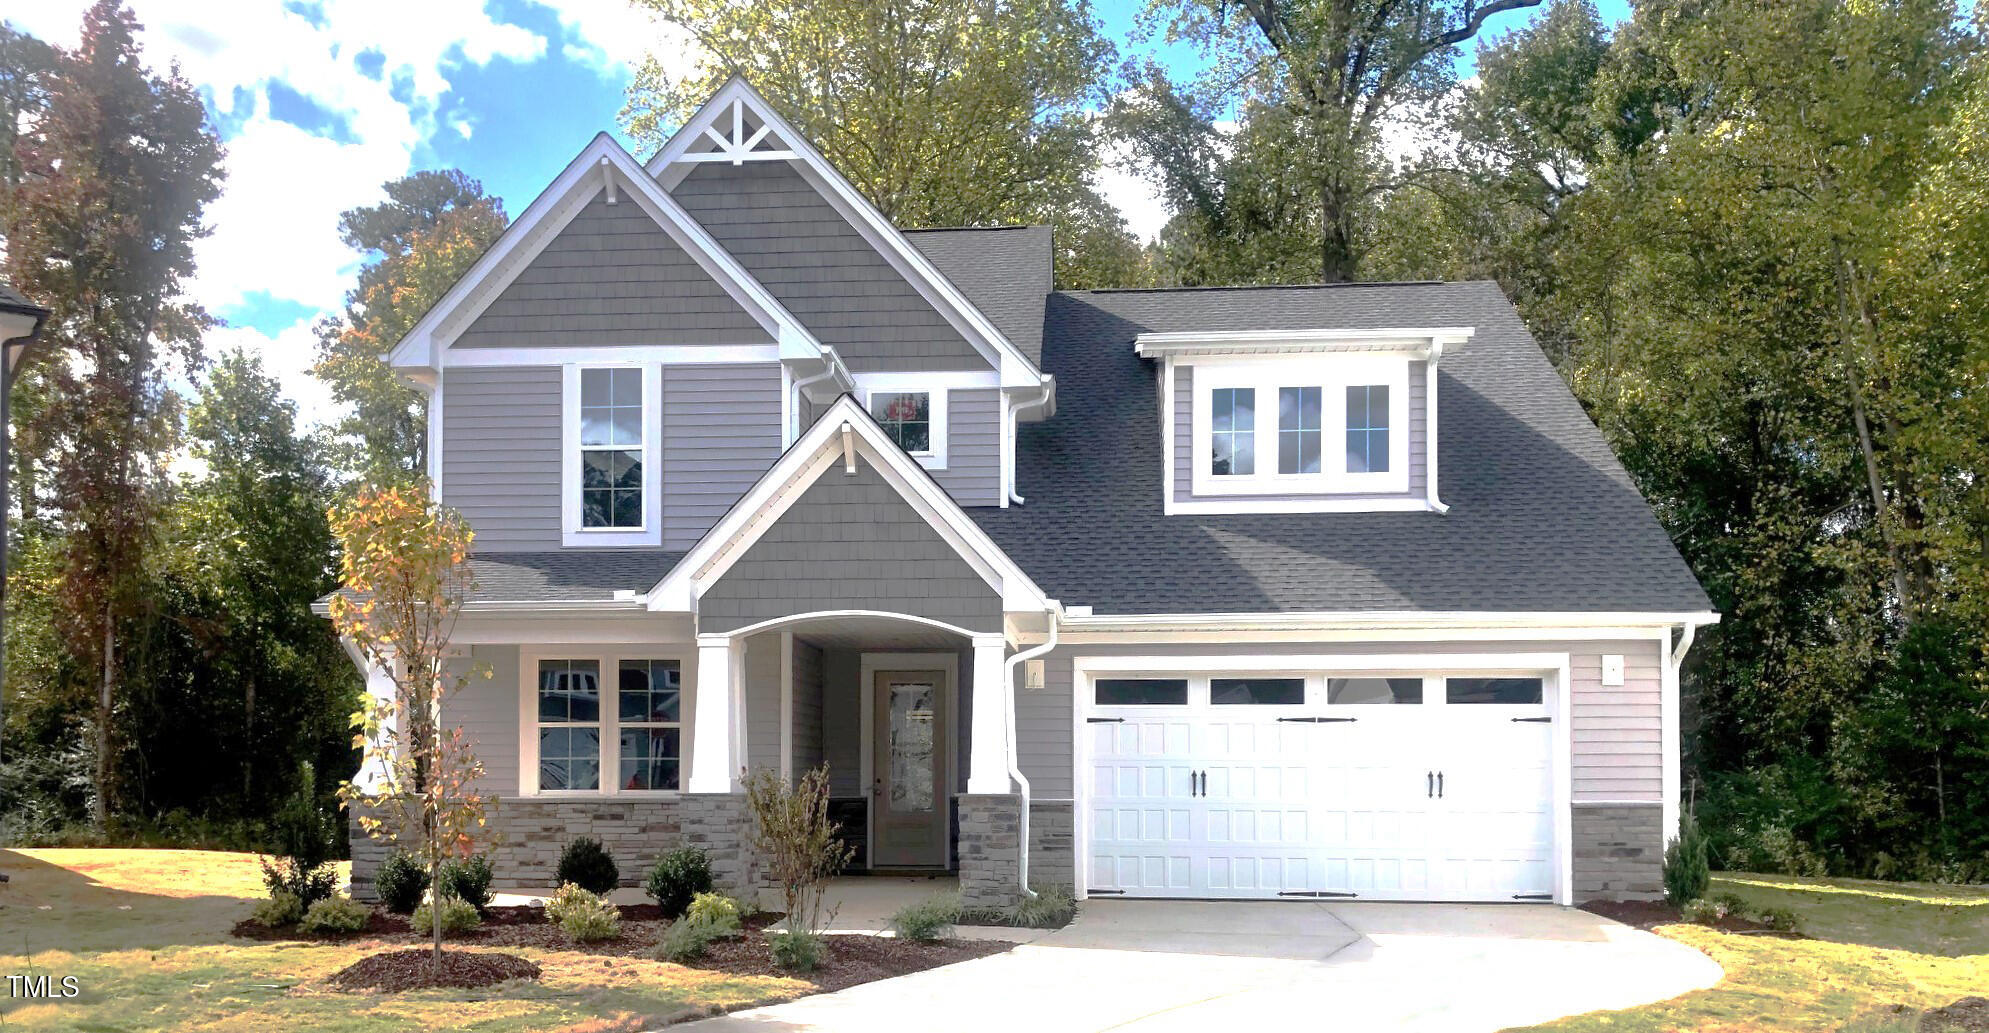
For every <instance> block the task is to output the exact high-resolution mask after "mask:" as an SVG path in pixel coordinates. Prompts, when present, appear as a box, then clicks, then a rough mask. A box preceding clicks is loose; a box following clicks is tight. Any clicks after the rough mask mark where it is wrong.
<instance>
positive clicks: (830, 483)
mask: <svg viewBox="0 0 1989 1033" xmlns="http://www.w3.org/2000/svg"><path fill="white" fill-rule="evenodd" d="M838 610H844V611H847V610H860V611H869V612H881V613H904V614H909V615H911V616H915V617H924V618H927V619H929V620H934V621H939V622H941V623H944V624H950V625H952V626H954V627H957V628H964V629H966V630H968V631H977V632H984V633H999V632H1000V631H1001V630H1002V603H1001V593H999V592H997V591H996V590H995V589H994V588H993V587H992V586H990V585H989V584H988V583H987V582H986V581H985V580H983V579H982V578H981V576H980V574H979V573H978V572H977V571H975V570H974V568H973V567H972V566H970V565H969V564H968V563H967V561H966V560H965V559H963V558H961V556H960V554H959V553H958V552H956V551H955V550H954V548H953V546H952V545H951V544H950V543H949V542H947V541H946V540H945V539H944V538H941V537H940V535H939V532H938V531H936V530H934V529H933V527H932V525H931V524H929V523H927V522H926V520H925V518H924V517H923V516H921V515H920V514H919V513H918V511H917V510H915V509H913V508H912V506H911V504H910V503H908V502H906V501H905V498H904V496H902V495H900V494H899V493H898V489H897V488H896V487H894V486H892V485H891V483H890V482H889V481H887V480H886V479H885V477H884V475H883V474H882V473H880V472H879V471H878V469H877V467H876V466H875V465H874V464H873V463H871V462H869V461H868V460H865V459H861V458H859V459H858V460H857V462H856V472H855V473H854V474H850V473H846V472H845V471H844V470H843V468H842V467H839V466H832V467H831V468H830V469H829V470H828V471H827V472H825V473H824V474H823V475H822V476H821V477H820V479H818V480H816V481H815V483H814V484H813V485H811V486H809V488H808V489H807V490H806V491H804V492H802V493H801V496H800V498H798V499H796V500H795V502H794V504H793V505H792V506H791V507H789V508H788V510H787V512H785V513H783V514H781V516H780V518H779V519H777V520H775V521H773V522H772V524H771V525H769V526H768V527H767V528H766V529H765V531H764V532H763V533H762V534H761V535H760V538H759V540H758V541H756V542H754V543H753V544H752V545H751V546H750V547H748V548H747V549H746V550H745V551H744V552H743V553H742V554H741V555H740V556H739V558H738V560H737V561H736V562H734V563H733V564H732V566H731V568H730V569H728V570H727V571H726V572H725V573H724V575H723V576H721V577H719V578H718V579H717V580H716V581H714V582H713V583H711V584H710V585H708V586H707V587H706V588H705V590H704V592H703V594H702V595H700V596H699V597H698V629H699V630H700V631H701V632H705V633H726V632H733V631H737V630H739V629H740V628H745V627H750V626H752V625H755V624H760V623H764V622H766V621H769V620H775V619H778V618H781V617H789V616H793V615H795V614H800V613H820V612H828V611H838Z"/></svg>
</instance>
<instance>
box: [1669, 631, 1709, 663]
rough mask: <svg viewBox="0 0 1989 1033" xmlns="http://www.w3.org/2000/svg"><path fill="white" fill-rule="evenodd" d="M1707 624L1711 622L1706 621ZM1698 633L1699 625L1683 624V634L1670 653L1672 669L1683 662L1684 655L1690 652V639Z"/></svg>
mask: <svg viewBox="0 0 1989 1033" xmlns="http://www.w3.org/2000/svg"><path fill="white" fill-rule="evenodd" d="M1707 623H1709V624H1710V623H1712V622H1711V621H1708V622H1707ZM1698 632H1699V625H1697V624H1694V623H1693V622H1691V621H1686V622H1685V630H1684V634H1681V635H1680V636H1679V637H1678V646H1677V647H1676V648H1674V649H1673V650H1672V651H1671V666H1672V667H1674V668H1676V667H1677V666H1678V665H1679V664H1682V663H1684V662H1685V654H1687V653H1689V652H1691V651H1692V638H1693V636H1694V635H1697V634H1698Z"/></svg>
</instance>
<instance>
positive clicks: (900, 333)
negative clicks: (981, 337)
mask: <svg viewBox="0 0 1989 1033" xmlns="http://www.w3.org/2000/svg"><path fill="white" fill-rule="evenodd" d="M673 196H674V197H675V198H676V199H677V201H678V202H679V203H681V204H682V205H683V206H684V207H685V208H686V209H687V210H689V211H690V213H691V216H692V218H695V219H696V220H697V221H698V222H699V223H700V224H702V225H703V226H704V228H705V229H706V230H708V231H710V233H711V235H712V236H713V237H716V238H717V239H718V242H719V245H720V246H721V247H723V248H724V249H725V250H726V251H727V252H728V253H730V254H731V255H732V256H733V257H734V258H737V259H738V260H739V264H740V265H743V266H745V267H746V271H747V272H749V273H751V274H752V276H753V278H754V279H757V280H758V281H760V283H761V284H763V285H765V287H766V288H767V290H769V291H771V292H772V293H773V295H774V297H776V298H778V299H779V300H780V302H781V304H782V305H784V306H786V307H787V309H788V311H790V312H792V313H794V315H795V317H796V318H797V319H799V320H801V322H802V323H803V324H804V325H806V326H807V327H808V329H809V330H810V331H812V332H814V334H815V335H816V336H817V337H819V338H821V340H822V342H823V343H824V344H827V345H829V346H830V347H833V348H835V349H836V351H838V352H839V353H841V354H842V357H843V361H844V362H846V363H848V364H849V368H850V369H852V370H855V371H856V372H858V373H870V372H879V371H894V372H903V371H923V370H935V369H986V368H987V367H988V361H987V360H986V359H985V358H982V357H981V354H980V353H979V352H977V351H975V350H974V348H973V346H972V345H969V344H968V343H967V342H966V340H965V339H964V338H962V337H961V336H960V333H959V331H957V330H955V329H953V326H952V324H950V323H948V322H947V321H946V318H945V317H944V316H942V315H940V314H939V312H938V310H936V309H934V308H933V307H932V304H931V303H930V302H928V301H926V300H925V298H924V296H923V295H921V294H919V292H918V291H917V290H916V289H915V288H913V287H912V285H911V284H910V283H908V282H906V280H905V278H904V277H903V276H901V275H899V273H898V271H897V270H896V269H894V268H892V267H891V264H890V263H889V262H888V261H886V260H885V259H884V257H883V256H882V255H880V254H878V252H877V249H876V248H873V247H871V246H870V243H869V242H868V241H866V240H865V239H864V238H863V236H862V235H861V234H859V233H858V232H857V231H856V228H855V227H853V226H851V225H850V224H849V221H848V220H847V219H844V218H843V216H842V214H841V213H839V212H837V211H836V210H835V208H834V207H832V206H831V205H830V204H829V202H828V201H826V200H823V198H822V195H821V194H819V193H817V192H816V190H815V188H814V187H812V186H810V185H809V184H808V181H807V180H805V179H803V178H802V177H801V174H800V173H799V172H796V171H795V170H794V169H792V168H789V167H788V166H787V164H786V163H785V162H751V163H748V164H745V165H741V166H737V167H734V166H731V165H719V164H706V165H700V166H699V167H698V168H697V169H696V170H694V171H693V172H691V174H690V175H688V176H685V177H684V181H683V182H682V183H680V184H678V185H677V188H676V190H675V191H674V193H673Z"/></svg>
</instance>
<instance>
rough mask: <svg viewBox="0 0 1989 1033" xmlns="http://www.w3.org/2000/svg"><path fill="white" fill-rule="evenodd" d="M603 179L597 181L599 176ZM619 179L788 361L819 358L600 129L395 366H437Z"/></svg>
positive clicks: (429, 316) (426, 322)
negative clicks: (450, 347)
mask: <svg viewBox="0 0 1989 1033" xmlns="http://www.w3.org/2000/svg"><path fill="white" fill-rule="evenodd" d="M597 177H599V178H597ZM603 182H607V183H609V184H619V185H621V186H623V187H625V188H626V190H625V191H622V192H620V193H618V195H617V198H618V200H617V203H632V204H635V205H636V206H637V207H640V208H641V209H642V210H643V211H644V212H645V213H646V214H647V215H648V216H649V217H650V218H651V219H654V220H655V221H656V224H657V225H658V226H659V227H661V228H662V229H663V231H664V232H665V233H668V234H669V235H670V237H671V239H672V240H675V241H676V242H677V244H678V246H679V247H682V248H683V249H684V250H685V252H686V253H688V254H689V255H690V256H691V258H692V260H693V261H695V262H697V264H698V266H699V267H700V268H701V269H703V270H704V271H705V273H706V274H707V275H709V276H710V277H711V278H712V279H713V280H715V281H717V282H718V284H719V286H720V287H723V288H724V289H725V291H726V293H728V294H730V295H731V296H732V298H733V300H735V301H737V302H738V303H739V305H740V307H742V308H744V309H745V310H746V312H747V314H748V315H750V316H752V318H753V319H754V321H755V322H758V323H759V324H760V325H761V326H762V327H763V328H765V330H766V331H767V333H769V334H771V335H772V336H773V338H774V340H775V342H776V346H777V348H778V350H779V354H780V356H781V358H783V359H790V360H808V361H822V359H823V356H824V353H825V352H826V351H827V349H826V348H825V346H824V345H823V344H822V343H821V342H820V341H818V340H816V339H815V336H814V334H812V333H810V332H809V331H808V329H807V328H806V327H805V326H803V325H802V324H801V321H800V320H798V319H796V318H795V317H794V314H793V313H791V312H789V311H787V309H786V308H785V307H784V306H782V305H781V303H780V302H779V301H778V300H776V299H775V298H774V296H773V295H772V294H771V293H769V292H768V291H767V289H766V288H765V287H764V286H762V285H761V284H760V283H759V281H757V280H755V279H754V278H753V277H752V274H750V273H748V272H747V271H746V269H745V267H744V266H741V265H740V264H739V262H738V260H737V259H734V258H733V257H732V256H731V255H730V254H727V253H726V251H725V249H724V248H722V247H720V246H719V245H718V242H717V241H716V240H714V239H712V237H711V235H710V234H709V233H707V232H706V231H705V229H704V227H702V226H700V225H698V223H697V220H695V219H693V218H691V216H690V213H688V212H686V211H684V209H683V207H682V206H680V205H679V204H677V202H676V200H675V199H674V198H672V197H671V196H670V195H669V194H667V193H665V192H664V191H663V189H662V188H661V187H660V186H659V185H658V184H657V183H656V181H655V180H654V179H652V178H651V177H650V176H649V175H648V174H647V173H645V172H644V171H643V169H642V167H641V165H639V164H638V163H637V162H636V160H635V158H634V156H632V155H630V154H629V153H628V152H627V151H625V150H623V149H622V147H621V145H620V144H618V143H616V142H615V140H614V138H612V137H610V136H608V135H607V134H606V133H602V134H599V135H597V136H595V137H594V140H593V141H592V142H591V143H589V144H588V145H587V146H586V147H585V148H583V149H582V150H581V152H580V153H579V154H578V155H576V156H575V157H574V159H573V160H572V161H571V162H568V163H567V166H566V168H565V169H564V170H563V171H561V172H560V174H559V176H558V177H557V178H555V179H554V180H553V181H552V183H551V184H550V185H548V186H547V187H546V189H545V190H544V191H543V192H541V193H540V194H539V196H538V197H537V198H536V199H534V200H533V201H532V203H531V205H530V206H529V207H527V208H526V209H525V211H524V213H523V214H521V215H519V216H518V218H517V220H516V221H514V222H513V223H512V224H511V225H510V226H509V227H506V229H505V231H504V233H503V234H502V235H500V236H499V237H498V239H497V242H496V243H495V244H493V245H491V247H490V250H488V251H486V252H485V253H484V255H483V257H481V258H479V259H478V260H477V262H476V264H475V265H472V266H471V267H470V269H469V271H468V272H466V273H464V274H463V276H462V277H461V278H460V279H458V280H457V281H456V284H455V286H453V287H451V288H449V291H448V293H446V294H444V295H443V296H442V298H441V300H440V301H437V302H436V303H435V305H434V306H433V307H431V308H430V309H429V310H428V312H427V313H426V314H424V315H423V316H422V317H421V319H420V320H419V321H418V322H416V323H415V325H414V327H413V328H412V329H411V330H409V331H408V333H407V335H406V336H405V337H403V338H401V340H400V343H398V344H396V345H394V347H393V349H392V350H391V351H390V352H388V355H387V361H388V362H389V363H390V364H391V365H394V366H397V367H412V368H428V369H439V368H441V366H442V364H443V355H442V353H443V351H444V350H445V349H446V348H447V346H448V344H449V343H450V342H451V341H453V340H454V339H455V338H456V336H457V335H459V334H461V333H462V331H463V330H464V329H465V328H466V327H468V326H469V325H470V324H471V323H472V322H474V321H475V319H476V317H477V316H478V315H481V314H482V313H483V311H484V309H486V308H487V307H489V305H490V304H491V302H493V301H495V300H496V298H497V296H498V295H499V294H500V293H501V292H502V291H503V290H504V288H505V287H506V286H508V285H509V284H510V283H511V281H512V280H514V279H516V278H517V276H518V274H519V273H520V272H522V271H523V270H524V268H525V267H526V266H527V265H529V264H530V263H531V261H532V259H534V258H536V257H538V255H539V253H540V252H541V251H543V250H545V248H546V246H547V245H548V244H550V243H551V242H552V239H553V238H554V237H555V236H557V235H558V234H559V232H560V231H561V230H563V229H565V228H566V226H567V224H568V223H570V222H571V221H572V220H573V217H574V216H575V215H577V214H579V212H580V210H581V208H582V207H584V206H585V205H586V203H587V202H588V201H589V200H590V199H592V198H593V196H594V195H595V193H596V192H598V191H599V190H600V189H601V184H602V183H603Z"/></svg>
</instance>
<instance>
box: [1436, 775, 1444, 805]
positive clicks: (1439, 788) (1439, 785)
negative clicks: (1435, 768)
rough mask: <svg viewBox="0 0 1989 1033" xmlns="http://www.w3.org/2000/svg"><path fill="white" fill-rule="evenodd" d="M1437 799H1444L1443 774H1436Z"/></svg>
mask: <svg viewBox="0 0 1989 1033" xmlns="http://www.w3.org/2000/svg"><path fill="white" fill-rule="evenodd" d="M1436 798H1437V799H1439V800H1441V799H1443V772H1441V771H1439V772H1437V773H1436Z"/></svg>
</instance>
